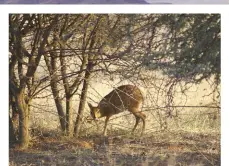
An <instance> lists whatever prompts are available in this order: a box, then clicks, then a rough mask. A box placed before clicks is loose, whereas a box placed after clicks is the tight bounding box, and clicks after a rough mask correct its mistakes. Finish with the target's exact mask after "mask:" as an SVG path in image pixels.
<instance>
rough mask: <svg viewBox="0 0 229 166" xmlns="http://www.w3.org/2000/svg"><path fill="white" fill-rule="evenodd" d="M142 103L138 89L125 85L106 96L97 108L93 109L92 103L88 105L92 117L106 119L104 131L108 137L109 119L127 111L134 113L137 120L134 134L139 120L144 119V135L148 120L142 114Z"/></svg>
mask: <svg viewBox="0 0 229 166" xmlns="http://www.w3.org/2000/svg"><path fill="white" fill-rule="evenodd" d="M142 103H143V96H142V93H141V91H140V89H139V88H138V87H136V86H133V85H123V86H120V87H118V88H116V89H115V90H113V91H111V92H110V93H109V94H108V95H106V96H105V97H104V98H103V99H102V100H101V101H100V102H99V104H98V106H97V107H93V106H92V105H91V104H90V103H88V106H89V107H90V110H91V115H92V117H93V118H94V119H96V118H101V117H106V120H105V127H104V131H103V134H104V135H106V130H107V123H108V121H109V118H110V117H111V116H112V115H114V114H118V113H120V112H123V111H124V110H126V109H127V110H128V111H130V112H132V113H133V115H134V116H135V118H136V123H135V125H134V128H133V130H132V132H134V130H135V129H136V127H137V125H138V123H139V120H140V119H142V121H143V127H142V132H141V134H142V133H143V131H144V129H145V118H146V116H145V114H143V113H142V112H141V107H142Z"/></svg>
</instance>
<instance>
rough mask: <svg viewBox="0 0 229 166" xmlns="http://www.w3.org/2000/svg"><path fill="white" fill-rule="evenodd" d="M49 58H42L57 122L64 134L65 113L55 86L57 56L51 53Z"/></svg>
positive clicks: (56, 79) (56, 81) (56, 80)
mask: <svg viewBox="0 0 229 166" xmlns="http://www.w3.org/2000/svg"><path fill="white" fill-rule="evenodd" d="M50 55H51V58H50V59H49V58H48V56H47V55H46V56H44V59H45V62H46V65H47V67H48V71H49V74H50V76H51V80H50V86H51V90H52V94H53V98H54V101H55V104H56V109H57V112H58V116H59V120H60V126H61V130H62V131H63V132H64V133H65V129H66V128H65V126H66V124H65V122H66V121H65V113H64V109H63V105H62V101H61V99H60V97H59V89H58V86H57V83H58V75H57V57H58V56H57V55H56V54H54V53H51V54H50Z"/></svg>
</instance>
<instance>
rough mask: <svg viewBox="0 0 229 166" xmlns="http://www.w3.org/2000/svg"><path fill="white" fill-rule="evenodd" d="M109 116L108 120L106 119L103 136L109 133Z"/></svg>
mask: <svg viewBox="0 0 229 166" xmlns="http://www.w3.org/2000/svg"><path fill="white" fill-rule="evenodd" d="M109 118H110V117H109V116H107V117H106V120H105V126H104V130H103V136H106V135H107V123H108V121H109Z"/></svg>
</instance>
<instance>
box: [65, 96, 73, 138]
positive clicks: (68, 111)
mask: <svg viewBox="0 0 229 166" xmlns="http://www.w3.org/2000/svg"><path fill="white" fill-rule="evenodd" d="M72 115H73V110H72V97H69V96H66V130H67V135H68V136H70V137H72V136H73V120H72Z"/></svg>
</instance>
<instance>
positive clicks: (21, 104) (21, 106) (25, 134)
mask: <svg viewBox="0 0 229 166" xmlns="http://www.w3.org/2000/svg"><path fill="white" fill-rule="evenodd" d="M16 100H17V106H18V112H19V146H20V147H21V148H22V149H25V148H27V147H28V145H29V110H28V105H27V104H26V102H25V99H24V93H23V91H22V90H21V91H20V92H19V94H17V96H16Z"/></svg>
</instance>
